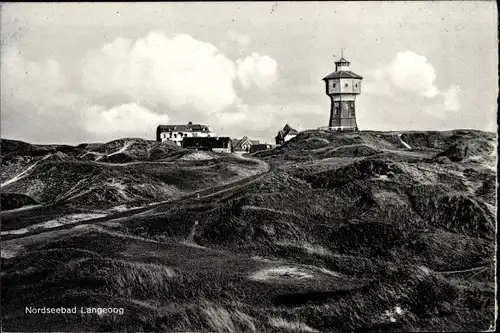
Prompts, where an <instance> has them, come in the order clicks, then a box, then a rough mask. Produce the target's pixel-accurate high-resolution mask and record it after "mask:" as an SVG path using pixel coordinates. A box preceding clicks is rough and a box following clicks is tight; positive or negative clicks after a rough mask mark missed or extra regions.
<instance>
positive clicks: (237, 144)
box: [232, 136, 259, 148]
mask: <svg viewBox="0 0 500 333" xmlns="http://www.w3.org/2000/svg"><path fill="white" fill-rule="evenodd" d="M247 140H248V141H249V142H250V144H251V145H258V144H259V140H251V139H249V138H248V137H247V136H244V137H242V138H241V139H233V140H232V145H233V147H237V148H239V147H241V145H242V144H243V143H244V142H245V141H247Z"/></svg>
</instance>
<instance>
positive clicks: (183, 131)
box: [156, 122, 215, 146]
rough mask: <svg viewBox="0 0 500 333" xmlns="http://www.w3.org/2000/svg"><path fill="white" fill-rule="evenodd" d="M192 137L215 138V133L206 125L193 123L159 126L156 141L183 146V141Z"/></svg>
mask: <svg viewBox="0 0 500 333" xmlns="http://www.w3.org/2000/svg"><path fill="white" fill-rule="evenodd" d="M190 137H200V138H207V137H215V133H214V132H211V131H210V129H209V128H208V126H206V125H200V124H193V123H192V122H189V123H188V124H187V125H159V126H158V127H157V128H156V141H159V142H165V141H173V142H175V144H176V145H178V146H182V140H183V139H184V138H190Z"/></svg>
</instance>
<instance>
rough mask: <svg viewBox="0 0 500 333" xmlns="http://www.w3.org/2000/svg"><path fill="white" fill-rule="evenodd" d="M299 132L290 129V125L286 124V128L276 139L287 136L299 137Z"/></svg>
mask: <svg viewBox="0 0 500 333" xmlns="http://www.w3.org/2000/svg"><path fill="white" fill-rule="evenodd" d="M297 134H299V132H298V131H297V130H295V129H293V128H291V127H290V125H288V124H286V125H285V127H283V129H282V130H281V131H279V132H278V134H277V135H276V138H284V137H285V136H287V135H297Z"/></svg>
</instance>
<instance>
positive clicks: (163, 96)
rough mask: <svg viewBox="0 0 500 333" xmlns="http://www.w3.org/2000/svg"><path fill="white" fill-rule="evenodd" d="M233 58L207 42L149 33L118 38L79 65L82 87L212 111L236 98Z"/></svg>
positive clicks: (102, 92)
mask: <svg viewBox="0 0 500 333" xmlns="http://www.w3.org/2000/svg"><path fill="white" fill-rule="evenodd" d="M235 78H236V70H235V65H234V62H233V61H232V60H230V59H228V58H227V57H226V56H225V55H224V54H222V53H220V52H219V50H218V49H217V48H216V47H215V46H213V45H212V44H210V43H205V42H201V41H199V40H196V39H194V38H193V37H191V36H189V35H185V34H178V35H174V36H167V35H165V34H163V33H159V32H151V33H149V34H148V35H147V36H146V37H145V38H141V39H139V40H137V41H136V42H133V41H131V40H130V39H122V38H119V39H117V40H115V41H114V42H113V43H111V44H107V45H105V46H104V47H103V48H102V49H101V51H100V52H99V53H98V54H96V55H94V56H92V57H91V58H90V59H88V60H87V62H86V64H85V66H84V67H83V82H84V86H85V87H86V88H87V89H88V90H89V91H93V92H97V93H101V94H106V93H108V94H122V95H124V96H127V97H129V98H131V99H132V100H134V101H136V102H138V103H141V104H148V105H158V104H167V105H169V106H170V107H171V108H173V109H174V110H175V109H176V108H180V107H185V106H188V107H192V108H194V109H195V110H197V111H201V112H205V113H211V112H217V111H220V110H222V109H224V108H225V107H227V106H228V105H231V104H232V103H233V102H234V101H235V99H236V92H235V90H234V87H233V81H234V80H235Z"/></svg>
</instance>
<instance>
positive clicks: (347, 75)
mask: <svg viewBox="0 0 500 333" xmlns="http://www.w3.org/2000/svg"><path fill="white" fill-rule="evenodd" d="M328 79H363V77H362V76H361V75H358V74H356V73H353V72H351V71H337V72H333V73H331V74H329V75H327V76H325V77H324V78H323V80H328Z"/></svg>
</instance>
